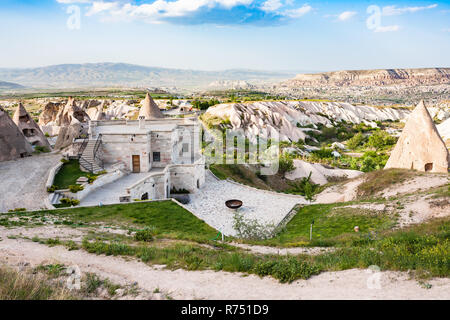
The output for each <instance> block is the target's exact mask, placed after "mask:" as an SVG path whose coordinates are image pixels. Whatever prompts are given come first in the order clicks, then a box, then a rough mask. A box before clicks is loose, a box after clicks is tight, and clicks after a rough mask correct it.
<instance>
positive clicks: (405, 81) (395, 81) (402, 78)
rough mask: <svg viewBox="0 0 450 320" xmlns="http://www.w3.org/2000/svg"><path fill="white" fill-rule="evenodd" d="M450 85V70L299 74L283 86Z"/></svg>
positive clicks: (428, 69) (423, 69) (390, 70)
mask: <svg viewBox="0 0 450 320" xmlns="http://www.w3.org/2000/svg"><path fill="white" fill-rule="evenodd" d="M444 83H447V84H448V83H450V68H421V69H378V70H344V71H335V72H324V73H314V74H299V75H297V76H296V77H295V78H294V79H291V80H288V81H286V82H284V83H283V84H282V86H287V87H292V88H295V87H327V86H337V87H350V86H387V85H405V86H417V85H434V84H444Z"/></svg>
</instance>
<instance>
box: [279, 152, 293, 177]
mask: <svg viewBox="0 0 450 320" xmlns="http://www.w3.org/2000/svg"><path fill="white" fill-rule="evenodd" d="M278 170H279V172H280V173H281V174H285V173H286V172H290V171H293V170H295V166H294V160H293V159H292V158H291V157H290V156H288V155H286V154H285V155H282V156H281V157H280V162H279V168H278Z"/></svg>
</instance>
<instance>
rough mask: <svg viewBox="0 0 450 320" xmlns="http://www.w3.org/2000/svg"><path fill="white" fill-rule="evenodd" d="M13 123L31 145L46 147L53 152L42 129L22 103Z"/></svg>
mask: <svg viewBox="0 0 450 320" xmlns="http://www.w3.org/2000/svg"><path fill="white" fill-rule="evenodd" d="M13 121H14V123H15V124H16V125H17V127H19V129H20V131H22V133H23V135H24V136H25V138H26V139H27V140H28V142H29V143H30V144H31V145H33V146H41V147H46V148H48V149H49V150H51V148H50V144H49V143H48V140H47V138H46V137H45V135H44V133H43V132H42V131H41V128H40V127H39V126H38V124H37V123H36V122H35V121H34V120H33V118H32V117H31V116H30V114H29V113H28V112H27V110H26V109H25V107H24V106H23V104H22V103H19V106H18V107H17V110H16V112H15V113H14V117H13Z"/></svg>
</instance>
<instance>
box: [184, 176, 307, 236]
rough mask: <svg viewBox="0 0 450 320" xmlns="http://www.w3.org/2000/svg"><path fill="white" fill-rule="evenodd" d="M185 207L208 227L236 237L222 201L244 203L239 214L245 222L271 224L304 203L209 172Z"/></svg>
mask: <svg viewBox="0 0 450 320" xmlns="http://www.w3.org/2000/svg"><path fill="white" fill-rule="evenodd" d="M190 199H191V201H190V203H189V204H187V205H186V207H187V208H188V209H189V210H191V211H192V212H193V213H194V214H195V215H196V216H197V217H199V218H200V219H202V220H204V221H205V222H206V223H207V224H209V225H210V226H212V227H214V228H216V229H217V230H220V231H221V232H222V233H224V234H225V235H228V236H234V235H236V231H235V230H234V228H233V222H234V220H233V218H234V212H233V211H232V210H230V209H228V208H227V207H226V206H225V201H227V200H230V199H239V200H242V201H243V202H244V205H243V207H242V208H240V209H239V211H238V212H239V213H240V214H242V215H243V216H244V217H245V219H249V220H254V219H257V220H258V222H259V223H261V224H274V225H277V224H278V223H280V222H281V220H283V218H284V217H285V216H286V215H287V214H288V213H289V211H290V210H291V209H292V208H293V207H294V206H295V205H296V204H298V203H307V201H306V200H305V199H304V198H303V197H301V196H289V195H283V194H275V193H269V192H265V191H263V190H257V189H253V188H249V187H245V186H242V185H237V184H234V183H231V182H228V181H224V180H217V179H215V178H214V177H213V176H212V175H211V174H210V173H209V172H208V173H207V174H206V184H205V185H204V187H203V188H201V189H200V190H199V191H198V192H196V193H195V194H191V195H190Z"/></svg>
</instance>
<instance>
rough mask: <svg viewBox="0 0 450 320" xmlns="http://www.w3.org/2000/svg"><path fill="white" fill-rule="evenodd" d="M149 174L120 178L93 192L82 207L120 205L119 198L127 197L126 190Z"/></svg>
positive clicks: (136, 174) (132, 174)
mask: <svg viewBox="0 0 450 320" xmlns="http://www.w3.org/2000/svg"><path fill="white" fill-rule="evenodd" d="M149 174H150V173H149V172H146V173H131V174H129V175H126V176H124V177H122V178H120V179H119V180H116V181H114V182H111V183H108V184H106V185H104V186H103V187H100V188H98V189H97V190H95V191H93V192H91V193H90V194H89V195H88V196H87V197H86V198H84V199H83V200H82V201H81V203H80V206H95V205H98V204H99V203H100V202H101V203H102V204H114V203H120V201H119V198H120V197H122V196H124V195H126V192H125V189H126V188H128V187H130V186H132V185H133V184H135V183H136V182H138V181H139V180H141V179H144V178H145V177H146V176H147V175H149Z"/></svg>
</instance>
